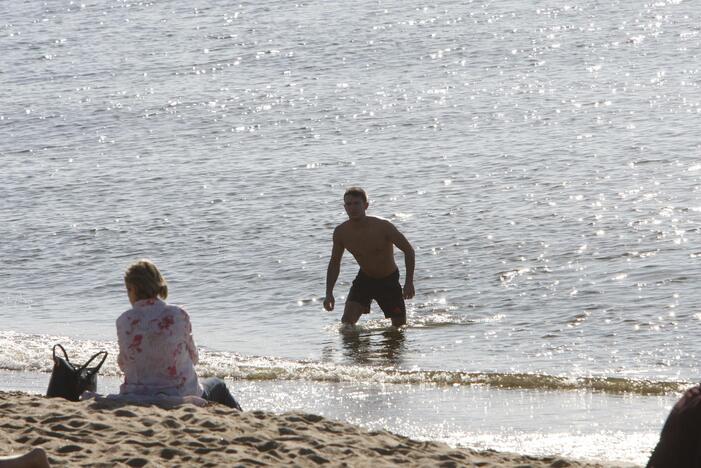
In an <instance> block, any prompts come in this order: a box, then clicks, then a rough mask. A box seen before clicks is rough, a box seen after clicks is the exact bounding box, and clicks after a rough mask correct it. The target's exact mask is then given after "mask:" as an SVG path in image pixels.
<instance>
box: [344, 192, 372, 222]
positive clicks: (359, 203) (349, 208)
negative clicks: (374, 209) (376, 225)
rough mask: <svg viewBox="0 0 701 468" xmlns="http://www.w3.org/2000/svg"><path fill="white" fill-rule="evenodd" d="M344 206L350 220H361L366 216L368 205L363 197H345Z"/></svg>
mask: <svg viewBox="0 0 701 468" xmlns="http://www.w3.org/2000/svg"><path fill="white" fill-rule="evenodd" d="M343 206H344V208H345V209H346V213H347V214H348V217H349V218H350V219H361V218H363V217H364V216H365V210H367V209H368V204H367V203H365V202H364V201H363V197H356V196H353V195H346V196H345V197H343Z"/></svg>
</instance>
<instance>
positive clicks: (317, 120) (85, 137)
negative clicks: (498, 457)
mask: <svg viewBox="0 0 701 468" xmlns="http://www.w3.org/2000/svg"><path fill="white" fill-rule="evenodd" d="M697 10H698V9H696V8H694V5H693V3H692V2H688V1H680V0H667V1H659V2H639V1H632V2H621V1H606V2H601V1H592V0H590V1H575V2H569V3H558V4H555V3H552V2H543V1H525V0H512V1H502V2H491V1H462V2H458V1H437V2H420V1H402V2H399V1H396V2H385V1H364V0H360V1H357V2H339V1H311V2H300V3H292V2H281V1H272V0H271V1H262V2H260V1H259V2H240V3H231V2H223V1H214V0H210V1H189V2H181V1H173V2H128V1H101V0H95V1H92V2H87V1H86V2H80V1H75V2H71V1H63V0H62V1H56V0H51V1H46V2H27V3H17V2H6V3H5V4H3V5H2V6H0V52H1V53H2V67H0V85H1V86H0V164H1V168H0V239H2V241H1V242H0V259H2V268H0V320H2V323H3V326H2V330H1V331H0V369H1V370H2V373H1V374H0V376H2V379H0V387H2V388H4V389H27V390H30V391H37V392H41V391H43V387H44V386H45V384H46V381H47V379H48V372H49V371H50V366H51V346H52V345H53V344H54V343H55V342H61V343H63V344H64V345H65V346H66V347H67V349H68V350H69V352H70V353H71V355H75V359H76V360H81V359H85V358H87V357H88V356H89V355H90V354H91V353H92V352H94V351H95V350H97V349H102V348H105V349H107V350H109V351H110V353H111V354H110V357H109V358H108V360H107V362H106V364H105V367H104V369H103V371H102V374H103V378H102V380H101V382H102V385H103V387H104V388H103V390H104V391H116V389H117V386H118V377H119V373H118V370H117V366H116V361H115V358H114V356H115V352H116V344H115V340H116V336H115V328H114V321H115V319H116V318H117V316H118V315H119V314H120V313H121V312H123V311H124V310H125V309H126V308H128V302H127V298H126V294H125V291H124V286H123V281H122V275H123V271H124V269H125V268H126V266H127V265H128V264H129V263H130V262H131V261H133V260H135V259H137V258H140V257H148V258H151V259H152V260H154V261H155V262H156V264H157V265H158V266H159V267H160V268H161V269H162V271H163V273H164V275H165V276H166V278H167V279H168V281H169V285H170V294H171V295H170V297H169V301H170V302H172V303H176V304H181V305H182V306H183V307H185V308H186V309H187V310H188V311H189V313H190V315H191V317H192V322H193V327H194V334H195V339H196V341H197V343H198V345H199V346H200V347H201V348H202V353H201V354H202V362H201V363H200V366H199V371H200V373H201V374H202V375H219V376H222V377H225V378H226V379H227V380H228V381H229V383H230V384H231V385H232V387H233V388H234V389H235V391H236V392H237V396H238V397H239V399H241V400H242V404H243V406H244V407H247V408H261V409H270V410H274V411H285V410H288V409H296V410H303V411H308V412H316V413H320V414H325V415H328V416H330V417H338V418H341V419H345V420H349V421H352V422H355V423H358V424H361V425H364V426H366V427H373V428H378V427H383V428H387V429H389V430H393V431H395V432H399V433H402V434H405V435H409V436H412V437H416V438H425V439H437V440H444V441H446V442H449V443H451V444H453V445H463V446H469V447H479V448H495V449H499V450H510V451H518V452H522V453H529V454H562V455H568V456H577V457H582V458H590V459H599V460H609V461H616V460H618V461H625V462H632V463H640V464H642V463H644V462H645V460H646V459H647V456H648V455H649V452H650V450H651V449H652V447H653V446H654V443H655V440H656V437H657V434H658V433H659V430H660V428H661V424H662V422H663V421H664V418H665V416H666V413H667V412H668V410H669V407H670V406H671V404H673V402H674V400H675V399H676V398H677V397H678V395H679V392H680V391H681V390H682V389H683V388H684V387H685V386H688V385H691V384H692V383H694V382H695V381H697V380H698V378H699V375H701V372H700V370H701V369H700V366H699V360H698V356H697V351H696V348H697V345H696V344H697V337H698V336H699V334H700V333H701V299H700V298H699V297H698V295H697V288H696V287H695V286H696V283H697V281H698V279H699V275H700V273H701V269H700V268H699V256H701V239H700V238H699V228H700V226H701V224H700V223H701V200H700V199H699V181H700V180H701V160H700V158H699V156H700V153H701V143H700V142H699V139H698V138H697V137H696V134H697V128H698V125H697V122H698V120H699V118H700V116H699V114H701V90H700V89H699V85H700V83H701V75H700V74H699V66H698V64H699V63H701V61H699V57H698V54H699V50H700V46H701V38H700V37H699V33H700V29H699V27H698V25H699V23H700V22H699V19H700V18H699V14H698V11H697ZM356 184H357V185H361V186H363V187H365V188H366V189H367V191H368V193H369V196H370V209H369V214H372V215H376V216H381V217H385V218H387V219H389V220H391V221H392V222H393V223H394V224H395V225H396V226H397V227H398V228H399V229H400V230H401V231H402V232H403V233H404V234H405V235H406V236H407V238H408V239H409V240H410V241H411V242H412V244H413V245H414V247H415V249H416V253H417V267H416V280H415V285H416V292H417V295H416V298H415V299H413V300H411V301H409V302H408V322H409V323H408V326H407V327H406V328H405V329H404V330H403V331H401V332H395V331H393V330H390V329H388V328H387V325H388V323H387V321H385V320H383V319H382V314H381V312H380V311H379V310H378V309H377V308H376V307H373V311H372V313H371V314H370V315H369V316H367V317H363V318H362V319H361V325H360V326H359V327H358V329H357V330H356V331H355V332H351V333H342V332H340V330H339V327H338V322H339V318H340V309H342V304H343V300H344V298H345V295H346V294H347V291H348V288H349V286H350V282H351V281H352V279H353V277H354V275H355V274H356V272H357V266H356V264H355V263H354V261H353V260H352V258H351V256H350V255H349V254H348V253H346V255H345V257H344V260H343V264H342V270H341V275H340V277H339V281H338V283H337V285H336V289H335V293H336V299H337V304H338V305H337V309H339V310H336V311H334V312H332V313H329V312H325V311H324V310H323V308H322V305H321V302H322V300H323V295H324V288H325V284H324V282H325V272H326V265H327V262H328V258H329V254H330V251H331V234H332V231H333V228H334V227H335V226H336V225H337V224H339V223H340V222H342V221H344V219H345V214H344V212H343V207H342V194H343V191H344V189H345V187H347V186H349V185H356ZM397 263H398V265H399V266H400V272H401V273H402V275H404V264H403V257H402V255H401V253H400V252H398V253H397Z"/></svg>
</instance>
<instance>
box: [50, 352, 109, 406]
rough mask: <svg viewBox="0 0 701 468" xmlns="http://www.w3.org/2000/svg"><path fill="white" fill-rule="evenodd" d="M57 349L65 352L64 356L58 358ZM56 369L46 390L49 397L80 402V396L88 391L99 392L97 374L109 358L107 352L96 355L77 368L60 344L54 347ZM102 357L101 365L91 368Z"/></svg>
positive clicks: (52, 372)
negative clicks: (91, 364)
mask: <svg viewBox="0 0 701 468" xmlns="http://www.w3.org/2000/svg"><path fill="white" fill-rule="evenodd" d="M56 348H60V349H61V351H63V356H64V357H61V356H56ZM53 352H54V369H53V371H51V379H50V380H49V388H48V389H47V390H46V396H47V397H61V398H65V399H66V400H71V401H78V400H79V398H80V394H81V393H83V392H84V391H86V390H90V391H91V392H94V391H95V390H97V372H98V371H99V370H100V367H102V364H104V362H105V359H106V358H107V351H100V352H99V353H95V354H94V355H93V356H92V357H91V358H90V359H88V362H86V363H85V364H83V365H82V366H77V365H75V364H73V363H71V362H70V361H69V360H68V354H67V353H66V350H65V349H63V346H61V345H60V344H56V345H54V349H53ZM99 356H102V359H101V360H100V363H99V364H98V365H96V366H93V367H90V363H91V362H93V361H94V360H95V359H97V358H98V357H99Z"/></svg>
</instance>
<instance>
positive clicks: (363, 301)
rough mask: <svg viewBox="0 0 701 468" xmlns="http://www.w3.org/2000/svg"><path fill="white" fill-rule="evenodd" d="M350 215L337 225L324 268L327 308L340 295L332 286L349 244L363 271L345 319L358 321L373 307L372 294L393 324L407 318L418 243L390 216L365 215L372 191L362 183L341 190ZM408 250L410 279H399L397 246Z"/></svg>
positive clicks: (351, 322) (406, 251)
mask: <svg viewBox="0 0 701 468" xmlns="http://www.w3.org/2000/svg"><path fill="white" fill-rule="evenodd" d="M343 203H344V206H345V208H346V213H347V214H348V221H345V222H344V223H342V224H340V225H338V226H337V227H336V229H335V230H334V231H333V249H332V250H331V260H330V261H329V268H328V270H327V272H326V298H325V299H324V308H325V309H326V310H329V311H331V310H333V308H334V305H335V303H336V300H335V299H334V297H333V287H334V285H335V284H336V280H337V279H338V274H339V272H340V271H341V257H342V256H343V251H344V250H348V251H349V252H350V253H351V254H353V257H355V261H356V262H358V266H360V271H359V272H358V276H356V278H355V280H353V286H352V287H351V289H350V292H349V293H348V297H347V298H346V306H345V309H344V310H343V317H342V318H341V322H343V323H344V324H349V325H353V324H355V323H356V322H357V321H358V319H359V318H360V316H361V315H362V314H367V313H370V303H371V302H372V300H373V299H375V301H377V304H378V305H379V306H380V308H381V309H382V312H384V314H385V318H389V319H392V325H394V326H395V327H400V326H402V325H404V324H405V323H406V308H405V306H404V299H411V298H412V297H414V249H413V247H412V246H411V244H410V243H409V241H408V240H406V237H404V235H402V233H401V232H399V231H398V230H397V228H396V227H395V226H394V224H392V223H390V222H389V221H387V220H386V219H381V218H376V217H374V216H367V215H366V214H365V210H367V209H368V197H367V194H366V193H365V191H364V190H363V189H362V188H360V187H351V188H349V189H348V190H346V193H345V194H344V196H343ZM395 245H396V246H397V248H398V249H399V250H401V251H402V252H404V264H405V268H406V280H405V281H404V289H403V290H402V287H401V286H400V285H399V269H398V268H397V264H396V263H395V262H394V246H395Z"/></svg>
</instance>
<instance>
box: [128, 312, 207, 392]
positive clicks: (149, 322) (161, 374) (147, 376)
mask: <svg viewBox="0 0 701 468" xmlns="http://www.w3.org/2000/svg"><path fill="white" fill-rule="evenodd" d="M117 338H118V341H119V357H118V358H117V363H118V364H119V368H120V369H122V371H123V372H124V383H123V384H122V385H121V386H120V388H119V393H121V394H138V395H154V396H155V395H158V394H162V395H174V396H186V395H195V396H201V395H202V387H201V386H200V384H199V382H198V380H197V373H196V372H195V364H197V360H198V357H197V348H196V347H195V341H194V340H193V338H192V325H191V324H190V316H189V315H188V314H187V312H185V311H184V310H183V309H181V308H179V307H175V306H171V305H168V304H166V303H165V302H163V301H161V300H160V299H146V300H141V301H137V302H136V303H134V307H133V308H131V309H129V310H127V311H126V312H124V313H123V314H122V315H121V316H120V317H119V318H118V319H117Z"/></svg>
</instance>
